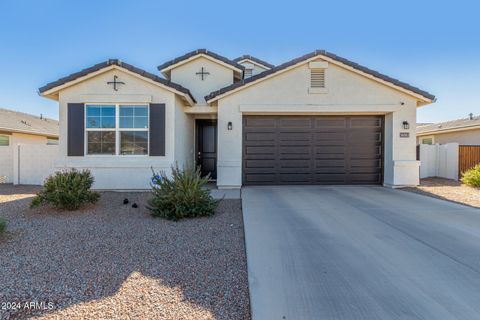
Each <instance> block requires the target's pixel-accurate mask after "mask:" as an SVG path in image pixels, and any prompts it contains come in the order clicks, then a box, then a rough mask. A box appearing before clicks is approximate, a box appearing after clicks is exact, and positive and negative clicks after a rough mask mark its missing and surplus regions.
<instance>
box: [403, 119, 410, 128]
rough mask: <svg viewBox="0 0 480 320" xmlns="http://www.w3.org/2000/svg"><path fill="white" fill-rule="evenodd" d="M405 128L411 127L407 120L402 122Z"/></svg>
mask: <svg viewBox="0 0 480 320" xmlns="http://www.w3.org/2000/svg"><path fill="white" fill-rule="evenodd" d="M402 126H403V129H405V130H408V129H410V123H408V121H407V120H405V121H403V122H402Z"/></svg>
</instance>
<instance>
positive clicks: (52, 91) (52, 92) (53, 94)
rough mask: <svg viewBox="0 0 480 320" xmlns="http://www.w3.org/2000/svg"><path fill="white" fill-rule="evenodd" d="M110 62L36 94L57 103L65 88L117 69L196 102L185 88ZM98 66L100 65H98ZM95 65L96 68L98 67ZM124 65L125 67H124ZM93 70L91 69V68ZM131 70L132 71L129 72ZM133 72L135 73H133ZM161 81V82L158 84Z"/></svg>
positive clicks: (191, 102)
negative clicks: (59, 93) (59, 94)
mask: <svg viewBox="0 0 480 320" xmlns="http://www.w3.org/2000/svg"><path fill="white" fill-rule="evenodd" d="M110 61H114V60H112V59H111V60H109V61H108V62H107V63H105V65H104V66H102V67H99V68H98V69H97V70H95V71H92V72H90V73H86V74H84V75H79V76H78V77H76V78H74V77H75V75H77V74H80V73H81V72H82V71H80V72H77V73H74V74H72V75H70V76H67V77H64V78H61V79H59V80H57V81H54V82H51V83H49V84H47V85H45V86H43V87H41V88H39V90H38V93H39V95H40V96H42V97H46V98H49V99H52V100H57V101H58V92H59V91H61V90H63V89H65V88H68V87H70V86H72V85H75V84H77V83H80V82H82V81H85V80H88V79H90V78H93V77H95V76H97V75H99V74H102V73H105V72H107V71H110V70H113V69H118V70H121V71H123V72H126V73H128V74H130V75H132V76H134V77H137V78H141V79H143V80H144V81H147V82H150V83H152V84H154V85H157V86H159V87H162V88H164V89H165V90H168V91H170V92H173V93H175V94H178V95H180V96H183V97H184V98H185V100H186V101H187V102H188V103H189V104H190V105H192V106H193V105H194V104H195V103H196V100H195V98H194V97H193V95H192V93H191V92H190V91H189V90H188V89H186V88H183V87H181V86H180V85H178V84H175V83H173V82H171V81H168V80H165V79H162V80H159V79H160V78H159V77H157V76H155V75H153V74H150V73H147V72H146V71H144V70H141V69H138V68H136V67H134V66H131V65H129V64H121V63H120V62H118V64H117V63H114V62H112V63H111V62H110ZM115 61H118V60H115ZM98 65H100V64H98ZM98 65H96V66H98ZM124 65H125V66H124ZM92 68H93V67H92ZM130 69H132V70H133V71H132V70H130ZM137 69H138V72H136V70H137ZM85 70H88V69H85ZM134 71H135V72H134ZM68 77H72V79H71V80H69V81H65V79H68ZM152 78H155V79H157V80H155V79H152ZM160 81H161V82H160ZM162 82H167V83H168V84H171V85H172V86H170V85H167V84H164V83H162ZM55 83H58V85H55ZM173 86H177V87H180V88H181V89H183V90H182V91H181V90H178V89H177V88H175V87H173Z"/></svg>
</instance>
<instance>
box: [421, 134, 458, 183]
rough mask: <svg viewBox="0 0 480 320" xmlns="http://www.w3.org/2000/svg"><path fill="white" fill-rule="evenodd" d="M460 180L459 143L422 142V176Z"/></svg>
mask: <svg viewBox="0 0 480 320" xmlns="http://www.w3.org/2000/svg"><path fill="white" fill-rule="evenodd" d="M428 177H440V178H446V179H452V180H458V143H447V144H434V145H429V144H421V145H420V178H428Z"/></svg>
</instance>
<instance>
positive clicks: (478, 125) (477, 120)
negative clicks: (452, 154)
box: [417, 115, 480, 146]
mask: <svg viewBox="0 0 480 320" xmlns="http://www.w3.org/2000/svg"><path fill="white" fill-rule="evenodd" d="M450 142H456V143H458V144H460V145H466V146H468V145H476V146H480V116H477V117H474V116H473V115H470V116H469V117H468V118H465V119H458V120H452V121H446V122H440V123H429V124H425V125H419V124H417V143H418V144H435V143H438V144H446V143H450Z"/></svg>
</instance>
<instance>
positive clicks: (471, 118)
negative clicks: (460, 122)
mask: <svg viewBox="0 0 480 320" xmlns="http://www.w3.org/2000/svg"><path fill="white" fill-rule="evenodd" d="M468 116H469V117H470V120H473V113H471V112H470V113H469V114H468Z"/></svg>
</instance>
